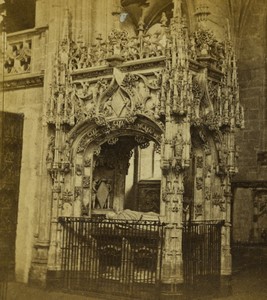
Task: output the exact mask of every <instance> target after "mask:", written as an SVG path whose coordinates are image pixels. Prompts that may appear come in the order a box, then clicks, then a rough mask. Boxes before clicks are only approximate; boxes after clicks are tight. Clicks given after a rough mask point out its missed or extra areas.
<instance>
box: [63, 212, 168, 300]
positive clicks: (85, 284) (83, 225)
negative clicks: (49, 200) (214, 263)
mask: <svg viewBox="0 0 267 300" xmlns="http://www.w3.org/2000/svg"><path fill="white" fill-rule="evenodd" d="M59 223H60V224H61V228H62V241H61V270H62V283H63V287H64V288H66V289H72V290H73V289H76V290H84V291H93V292H105V293H107V292H109V293H112V294H123V295H127V296H133V295H134V296H137V297H144V298H145V299H150V297H152V298H151V299H153V298H155V295H157V294H158V290H159V284H160V281H161V259H162V243H163V226H164V225H163V224H161V223H160V222H157V221H156V222H155V221H128V220H127V221H126V220H101V219H96V220H95V219H89V218H71V217H61V218H59Z"/></svg>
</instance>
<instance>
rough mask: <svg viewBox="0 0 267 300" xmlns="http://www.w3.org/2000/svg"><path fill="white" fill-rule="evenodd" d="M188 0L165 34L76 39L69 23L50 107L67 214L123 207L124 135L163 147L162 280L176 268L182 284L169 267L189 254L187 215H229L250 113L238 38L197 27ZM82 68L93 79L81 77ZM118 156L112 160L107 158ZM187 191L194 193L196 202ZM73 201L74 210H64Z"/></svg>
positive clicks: (53, 164)
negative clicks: (190, 20) (240, 79)
mask: <svg viewBox="0 0 267 300" xmlns="http://www.w3.org/2000/svg"><path fill="white" fill-rule="evenodd" d="M179 5H180V2H179V1H176V2H175V6H174V10H173V16H172V18H171V19H170V20H168V22H166V19H165V18H164V15H163V18H162V19H161V20H162V21H161V31H160V32H156V33H154V34H150V33H149V30H148V32H146V33H144V30H140V31H139V34H138V35H136V36H132V37H129V35H128V33H127V32H126V31H119V30H117V29H115V30H114V31H112V32H111V34H110V35H109V36H108V40H107V41H103V39H102V37H101V36H99V37H98V38H97V43H96V44H94V45H85V44H84V43H83V41H82V39H81V38H80V39H79V40H78V41H76V42H75V41H72V40H71V38H70V35H69V34H68V29H67V28H68V26H67V25H68V24H67V22H66V24H67V25H66V29H65V38H64V40H63V42H62V43H61V44H60V45H59V49H58V53H57V54H56V57H55V60H56V63H57V65H56V67H55V73H54V81H53V82H52V85H51V95H50V98H49V100H48V102H47V114H46V117H47V122H48V124H49V125H50V127H51V131H53V135H52V137H51V141H50V144H49V147H48V148H49V151H48V155H47V165H48V168H49V170H50V173H51V175H52V178H53V198H54V200H55V201H57V202H58V205H59V207H60V208H62V207H63V212H61V211H59V215H60V214H61V213H63V215H74V216H81V215H87V216H91V214H92V212H94V210H97V209H100V210H101V209H102V210H103V209H114V208H115V209H117V210H120V209H122V208H123V201H122V199H123V195H122V193H123V192H122V191H123V186H120V184H122V185H123V184H124V181H125V179H123V178H125V175H126V172H127V168H128V167H127V164H128V161H129V157H126V156H127V155H129V153H130V151H131V150H132V149H133V148H134V146H133V145H131V147H130V148H127V147H126V148H127V149H126V150H127V151H125V153H124V154H123V155H122V156H123V157H121V155H120V153H119V151H118V149H117V150H116V151H117V152H116V153H117V154H118V156H119V157H120V159H121V161H117V160H116V159H115V158H114V157H115V155H111V154H112V151H111V149H112V147H113V146H114V147H116V145H117V144H118V143H119V141H120V138H121V137H122V136H128V137H129V136H130V137H132V136H135V139H134V141H135V144H140V145H141V147H143V146H144V147H145V146H146V144H147V141H149V140H154V141H156V142H158V143H160V144H161V169H162V179H161V191H162V197H161V204H160V206H161V207H160V212H161V214H162V215H163V217H164V220H165V221H166V222H167V223H168V224H169V227H167V228H166V240H168V242H167V243H166V245H165V255H164V257H163V266H164V268H163V279H164V280H166V281H168V280H170V274H169V273H170V270H172V271H171V272H174V273H172V274H171V277H172V276H173V277H174V278H175V279H174V281H175V283H177V282H179V280H181V277H182V274H181V273H179V272H181V271H179V270H178V271H177V270H175V271H173V269H172V268H171V267H170V265H171V264H172V263H173V260H172V259H171V257H172V255H176V256H177V257H179V256H181V245H180V244H179V239H180V240H181V239H182V231H181V225H182V222H183V221H184V216H183V214H184V212H185V211H186V212H187V211H188V209H189V210H190V214H191V217H190V218H191V220H204V219H212V218H214V219H218V220H219V219H225V221H226V222H229V221H230V220H229V217H226V213H228V212H229V209H230V208H229V201H228V200H227V199H228V198H229V193H230V192H229V189H230V187H229V182H230V178H231V176H232V175H234V174H235V172H236V154H235V150H236V148H235V142H234V137H233V133H234V130H235V128H236V127H242V126H243V119H244V117H243V110H242V107H241V106H240V103H239V95H238V85H237V80H236V76H237V75H236V63H235V55H234V52H233V48H232V46H231V43H230V41H229V40H226V41H225V42H224V43H222V42H218V41H217V40H216V39H215V37H214V36H213V34H212V33H211V32H210V31H208V30H205V29H202V28H201V29H198V30H197V31H195V32H194V33H193V34H189V33H188V30H187V28H186V26H185V21H184V19H183V18H182V15H181V7H180V6H179ZM165 17H166V16H165ZM66 19H68V14H67V16H66ZM167 24H169V25H167ZM139 25H140V24H139ZM153 59H154V61H153ZM157 60H163V62H164V64H163V66H160V67H158V65H157V62H158V61H157ZM137 62H138V63H139V66H141V65H142V64H144V66H145V67H138V65H137V67H136V69H135V70H134V71H133V70H132V69H131V68H130V67H129V66H135V65H136V63H137ZM148 62H149V63H150V65H145V64H146V63H148ZM128 67H129V69H128V70H127V68H128ZM90 68H92V69H93V68H96V69H98V70H97V72H98V73H97V75H96V76H94V75H92V76H89V75H86V74H90V73H86V72H88V70H89V71H90ZM143 68H144V69H145V70H144V69H143ZM125 69H126V71H125ZM105 72H106V73H105ZM78 73H79V74H81V73H84V74H85V75H84V78H83V79H79V78H78V79H77V77H75V76H76V75H77V74H78ZM92 74H93V73H92ZM192 131H195V133H194V134H192ZM161 135H162V136H161ZM103 145H108V150H109V152H107V153H105V151H104V150H103V149H104V148H103ZM126 145H127V144H123V147H125V146H126ZM121 147H122V145H121ZM110 151H111V152H110ZM109 155H111V157H110V158H111V162H110V161H108V160H107V161H106V160H105V159H104V158H108V157H109ZM85 156H86V160H85ZM124 156H125V157H124ZM192 156H194V159H193V158H192ZM112 158H113V159H112ZM85 161H87V163H86V162H85ZM89 161H90V163H88V162H89ZM190 166H191V168H192V172H191V174H190V176H192V177H193V181H192V187H191V189H192V191H190V193H191V195H187V192H188V191H187V190H186V189H185V186H184V185H185V184H184V180H185V172H186V170H187V169H188V168H189V167H190ZM104 167H105V168H106V169H105V176H104V175H103V174H102V173H103V172H104V171H103V169H101V168H104ZM71 169H72V170H74V172H69V171H70V170H71ZM107 169H108V170H107ZM111 170H112V171H111ZM101 172H102V173H101ZM72 174H75V175H72ZM102 175H103V176H102ZM101 176H102V177H101ZM211 180H213V181H214V182H215V185H214V186H212V184H211ZM91 190H92V193H91ZM183 197H184V198H185V199H186V198H187V197H188V199H190V200H189V202H188V203H189V207H187V206H185V205H184V203H185V202H183V201H184V200H183V199H184V198H183ZM61 203H64V204H63V205H62V204H61ZM68 204H70V205H72V208H71V209H70V208H69V207H67V208H64V205H65V206H67V205H68ZM218 209H219V210H218ZM59 215H58V213H55V215H54V217H55V218H56V217H58V216H59ZM227 218H228V219H227ZM227 230H228V229H227ZM227 234H229V232H228V233H227ZM55 239H56V237H55ZM54 242H56V241H54ZM174 249H176V250H175V251H176V254H173V251H174ZM225 249H226V250H225V251H228V250H229V249H228V248H227V247H226V248H225ZM228 254H229V253H228ZM177 260H178V258H177ZM178 261H179V260H178Z"/></svg>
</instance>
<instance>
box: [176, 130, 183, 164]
mask: <svg viewBox="0 0 267 300" xmlns="http://www.w3.org/2000/svg"><path fill="white" fill-rule="evenodd" d="M182 153H183V137H182V134H181V133H178V134H177V135H176V138H175V140H174V155H175V157H176V158H182Z"/></svg>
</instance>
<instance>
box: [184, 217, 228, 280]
mask: <svg viewBox="0 0 267 300" xmlns="http://www.w3.org/2000/svg"><path fill="white" fill-rule="evenodd" d="M222 226H223V223H222V222H218V221H201V222H191V223H187V224H185V225H184V227H183V265H184V282H185V284H186V285H195V284H197V283H200V282H201V281H202V282H203V280H207V279H208V280H215V282H216V281H218V279H219V276H220V270H221V229H222Z"/></svg>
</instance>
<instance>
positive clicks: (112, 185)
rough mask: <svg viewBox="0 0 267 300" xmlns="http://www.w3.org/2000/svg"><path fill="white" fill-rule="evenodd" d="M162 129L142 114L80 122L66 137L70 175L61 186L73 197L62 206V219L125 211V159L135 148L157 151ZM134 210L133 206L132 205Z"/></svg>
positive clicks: (127, 162) (135, 206)
mask: <svg viewBox="0 0 267 300" xmlns="http://www.w3.org/2000/svg"><path fill="white" fill-rule="evenodd" d="M162 132H163V128H161V126H160V125H159V124H158V123H156V122H155V121H154V120H151V119H149V118H148V117H147V116H144V115H137V116H135V117H134V118H133V119H131V121H130V120H128V119H125V118H113V119H109V120H105V119H103V120H102V122H100V120H99V119H96V120H94V121H92V120H91V121H90V122H87V121H84V122H83V124H80V125H79V127H77V128H74V130H73V131H72V132H71V133H70V135H69V143H70V146H71V148H72V151H71V160H72V165H73V172H71V173H70V174H69V175H68V176H67V177H66V179H65V180H66V182H65V186H66V185H67V187H66V188H67V190H69V191H71V192H72V193H73V194H74V201H73V203H72V204H69V203H64V205H63V211H62V214H63V215H65V216H68V215H74V216H81V215H83V216H92V214H93V215H99V214H107V213H108V212H113V211H114V212H118V211H121V210H123V209H124V208H125V205H124V202H125V179H126V175H127V171H128V167H129V160H130V158H131V156H132V155H133V152H134V151H136V149H137V148H138V147H139V148H140V147H141V148H145V147H147V146H148V145H149V142H153V143H154V144H155V145H157V147H158V148H159V146H160V144H161V135H162ZM133 208H137V205H133Z"/></svg>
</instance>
